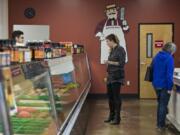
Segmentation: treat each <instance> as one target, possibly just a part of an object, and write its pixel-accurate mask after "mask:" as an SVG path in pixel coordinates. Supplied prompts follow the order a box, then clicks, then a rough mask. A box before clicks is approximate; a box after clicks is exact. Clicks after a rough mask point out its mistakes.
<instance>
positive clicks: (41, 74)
mask: <svg viewBox="0 0 180 135" xmlns="http://www.w3.org/2000/svg"><path fill="white" fill-rule="evenodd" d="M1 75H2V77H3V79H2V81H1V83H2V86H3V88H2V89H1V93H2V92H3V93H2V95H3V96H1V100H2V102H4V103H6V104H4V106H3V105H1V107H3V108H4V109H5V108H6V110H7V112H6V111H5V110H4V109H3V108H1V116H2V117H3V119H7V120H8V121H9V122H7V121H6V120H4V121H3V125H2V126H1V127H0V131H1V132H2V131H4V132H3V133H4V135H11V134H18V135H20V134H23V135H27V134H28V135H49V134H57V131H58V127H57V114H56V110H58V109H61V105H60V103H58V102H56V103H55V100H59V99H60V97H58V96H56V95H55V94H54V93H53V91H52V87H51V80H50V76H49V70H48V68H47V66H46V64H45V63H44V62H31V63H28V64H22V65H15V66H10V67H3V68H1ZM3 97H4V98H3ZM4 100H5V101H4ZM6 115H7V118H4V116H6ZM5 122H6V123H5ZM8 130H9V131H10V132H9V133H6V131H8Z"/></svg>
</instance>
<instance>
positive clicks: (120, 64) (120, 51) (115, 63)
mask: <svg viewBox="0 0 180 135" xmlns="http://www.w3.org/2000/svg"><path fill="white" fill-rule="evenodd" d="M106 41H107V45H108V46H109V47H110V49H111V52H110V55H109V57H108V61H105V63H106V64H107V72H108V77H107V95H108V100H109V109H110V113H109V117H108V119H107V120H105V122H108V123H111V124H112V125H118V124H119V123H120V120H121V117H120V111H121V104H122V101H121V94H120V89H121V86H122V85H123V83H124V78H125V73H124V65H125V58H126V53H125V50H124V48H123V47H121V46H120V45H119V40H118V38H117V36H115V35H114V34H111V35H109V36H107V37H106Z"/></svg>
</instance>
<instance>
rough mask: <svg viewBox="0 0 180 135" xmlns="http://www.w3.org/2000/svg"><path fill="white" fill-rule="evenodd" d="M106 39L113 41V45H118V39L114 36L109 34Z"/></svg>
mask: <svg viewBox="0 0 180 135" xmlns="http://www.w3.org/2000/svg"><path fill="white" fill-rule="evenodd" d="M106 39H108V40H110V41H113V42H114V43H116V44H118V45H119V39H118V37H117V36H116V35H114V34H110V35H108V36H107V37H106Z"/></svg>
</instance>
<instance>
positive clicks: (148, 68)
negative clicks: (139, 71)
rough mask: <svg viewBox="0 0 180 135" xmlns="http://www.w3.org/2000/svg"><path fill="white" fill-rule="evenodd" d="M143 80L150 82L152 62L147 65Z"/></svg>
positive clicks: (151, 78) (151, 79)
mask: <svg viewBox="0 0 180 135" xmlns="http://www.w3.org/2000/svg"><path fill="white" fill-rule="evenodd" d="M144 80H145V81H147V82H152V81H153V66H152V63H151V65H149V66H148V67H147V70H146V74H145V78H144Z"/></svg>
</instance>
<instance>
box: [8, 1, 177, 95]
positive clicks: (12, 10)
mask: <svg viewBox="0 0 180 135" xmlns="http://www.w3.org/2000/svg"><path fill="white" fill-rule="evenodd" d="M9 1H10V2H9V4H10V5H9V25H10V33H11V32H12V25H13V24H47V25H50V35H51V40H54V41H73V42H76V43H82V44H84V45H85V47H86V50H87V52H88V56H89V59H90V65H91V70H92V79H93V86H92V90H91V92H92V93H105V92H106V89H105V84H104V83H103V78H104V77H105V73H106V67H105V66H104V65H100V64H99V59H100V45H99V41H98V39H97V38H95V36H94V30H95V28H96V25H97V23H98V22H99V21H101V20H102V19H104V17H105V16H104V9H105V5H106V4H107V0H9ZM116 2H117V0H116ZM118 4H120V6H125V8H126V18H127V20H128V23H129V25H130V32H129V33H127V34H126V35H125V36H126V41H127V46H128V56H129V62H128V64H127V65H126V80H130V81H131V85H130V86H129V87H128V86H126V87H124V88H123V93H137V92H138V24H139V23H160V22H163V23H165V22H173V23H175V42H176V44H177V45H179V46H180V38H178V36H179V35H180V15H179V13H180V0H119V1H118ZM27 7H33V8H35V10H36V13H37V15H36V17H35V18H33V19H26V18H25V17H24V14H23V12H24V9H25V8H27ZM178 62H180V49H179V50H178V52H177V53H176V65H177V64H178ZM179 65H180V64H179Z"/></svg>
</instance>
